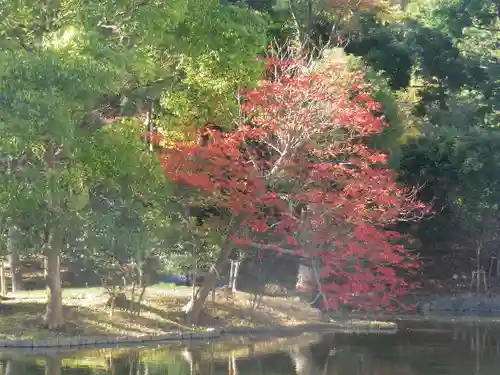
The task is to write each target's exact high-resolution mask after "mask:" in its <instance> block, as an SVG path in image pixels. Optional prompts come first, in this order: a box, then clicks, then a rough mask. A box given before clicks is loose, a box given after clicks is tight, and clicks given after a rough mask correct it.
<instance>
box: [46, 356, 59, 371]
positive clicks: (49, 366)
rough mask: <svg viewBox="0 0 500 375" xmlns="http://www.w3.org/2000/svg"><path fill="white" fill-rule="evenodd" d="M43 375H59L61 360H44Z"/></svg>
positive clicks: (54, 358) (51, 358)
mask: <svg viewBox="0 0 500 375" xmlns="http://www.w3.org/2000/svg"><path fill="white" fill-rule="evenodd" d="M45 375H61V358H59V357H52V356H51V357H47V358H46V359H45Z"/></svg>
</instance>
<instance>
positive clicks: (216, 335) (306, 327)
mask: <svg viewBox="0 0 500 375" xmlns="http://www.w3.org/2000/svg"><path fill="white" fill-rule="evenodd" d="M396 331H397V324H396V323H392V322H383V321H368V320H357V319H356V320H355V319H353V320H350V321H345V322H331V323H310V324H300V325H296V326H283V327H253V328H252V327H228V328H223V329H209V330H206V331H202V332H172V333H169V334H163V335H145V336H116V337H110V336H102V337H61V338H57V339H50V340H26V339H20V340H16V339H13V340H4V339H0V351H1V349H2V348H6V349H31V350H30V351H31V352H34V351H37V349H56V350H57V349H75V350H79V349H89V348H90V349H92V348H107V347H116V346H117V345H118V346H139V345H147V344H162V343H165V344H171V343H180V342H185V341H188V342H189V341H213V340H219V339H221V338H225V337H231V336H252V335H261V334H264V335H268V336H271V337H272V336H274V337H279V336H280V335H282V336H286V334H302V333H321V332H332V333H362V334H363V333H364V334H369V333H377V334H380V333H383V334H392V333H396Z"/></svg>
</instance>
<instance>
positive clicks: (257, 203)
mask: <svg viewBox="0 0 500 375" xmlns="http://www.w3.org/2000/svg"><path fill="white" fill-rule="evenodd" d="M295 63H297V62H295ZM275 64H285V65H289V63H287V62H283V61H276V60H274V61H272V65H275ZM272 68H273V69H274V67H272ZM298 68H301V67H298ZM274 70H275V69H274ZM282 71H287V72H291V71H293V73H290V74H288V73H287V74H284V75H282V76H280V77H278V79H274V80H273V81H269V80H268V81H263V82H261V84H260V85H259V87H258V88H257V89H253V90H248V91H247V92H245V93H244V97H245V102H244V103H243V104H242V108H241V110H242V113H243V116H244V118H243V119H242V120H241V121H240V123H239V124H237V126H236V127H235V129H234V130H232V131H228V132H220V131H214V130H211V131H209V133H210V142H208V144H204V145H200V144H193V143H185V144H177V146H176V147H174V148H171V149H169V150H168V151H167V152H165V153H164V154H162V159H163V165H164V168H165V171H166V173H167V174H168V176H169V177H170V178H171V179H172V180H173V181H175V182H177V183H179V184H182V185H184V186H186V187H190V188H191V189H195V190H197V191H199V192H200V193H202V194H203V195H205V196H209V197H211V199H213V201H214V202H216V205H217V206H219V207H221V208H224V209H225V211H226V212H230V216H231V220H230V224H228V228H226V229H227V237H226V249H227V251H226V252H224V251H222V252H221V257H225V258H226V259H227V257H228V256H229V254H230V251H231V249H233V248H234V247H241V246H249V247H254V248H260V249H269V250H271V251H276V253H277V254H279V253H280V252H283V251H285V252H288V253H294V254H297V255H300V256H302V257H304V258H306V259H310V260H311V265H312V266H313V267H312V268H313V270H314V271H315V272H316V276H315V277H314V280H313V281H312V285H311V288H316V289H317V290H319V291H320V292H321V296H322V299H323V302H324V303H325V304H327V305H328V306H329V307H331V308H334V307H336V306H338V304H339V302H340V301H343V302H346V303H352V304H355V305H358V306H363V307H370V308H388V307H389V306H392V304H391V301H394V300H396V298H397V297H398V296H400V295H402V294H405V293H406V292H407V290H408V289H409V288H410V287H411V286H410V285H409V284H408V283H407V282H406V281H405V279H404V277H402V274H401V272H400V271H401V270H403V271H404V272H407V271H409V270H412V269H416V268H417V267H418V264H417V263H416V261H415V260H414V258H413V257H412V256H410V253H408V252H407V251H406V250H405V248H404V246H403V245H402V244H401V240H402V237H401V235H400V234H399V233H397V232H394V231H390V230H387V229H386V227H387V224H390V223H393V222H394V221H397V220H401V219H403V220H409V217H410V216H412V215H414V214H416V213H417V212H418V213H421V212H424V211H425V210H426V208H425V207H424V206H423V205H422V204H420V203H418V202H415V201H414V200H413V199H412V197H413V195H412V194H409V192H408V191H405V190H404V189H401V188H400V187H399V186H398V185H397V184H396V177H397V176H396V174H395V173H394V172H393V171H392V170H390V169H388V167H387V165H386V162H387V156H386V155H385V154H384V153H383V152H381V151H377V150H375V149H371V148H370V147H369V146H367V139H369V137H370V136H371V135H373V134H376V133H380V132H382V131H383V130H384V128H385V126H386V123H385V122H384V119H383V118H382V117H380V116H377V113H379V112H380V109H381V108H380V105H379V103H377V102H375V101H374V100H373V99H372V97H371V96H370V95H369V94H368V93H367V92H368V89H369V86H368V85H366V84H365V83H364V82H363V74H362V73H359V72H357V73H350V72H348V71H347V69H346V68H345V66H343V64H342V63H341V62H338V61H337V62H332V63H330V64H328V65H327V66H324V67H323V68H321V69H320V70H318V71H317V72H313V73H311V72H305V71H304V69H295V70H290V69H283V70H282ZM275 78H276V77H275ZM219 260H221V259H219ZM222 260H223V259H222ZM222 263H223V262H222V261H220V262H219V264H222ZM404 272H403V273H404Z"/></svg>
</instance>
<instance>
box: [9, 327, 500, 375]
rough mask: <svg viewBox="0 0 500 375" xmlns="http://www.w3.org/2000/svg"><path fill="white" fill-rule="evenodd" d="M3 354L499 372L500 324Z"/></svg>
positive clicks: (124, 371)
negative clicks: (133, 347) (378, 332)
mask: <svg viewBox="0 0 500 375" xmlns="http://www.w3.org/2000/svg"><path fill="white" fill-rule="evenodd" d="M0 358H1V361H0V364H1V375H42V374H43V375H70V374H71V375H98V374H99V375H100V374H102V375H104V374H113V375H191V374H193V375H195V374H196V375H222V374H224V375H378V374H380V375H393V374H394V375H410V374H412V375H441V374H442V375H444V374H450V375H452V374H453V375H460V374H464V375H465V374H467V375H471V374H476V375H478V374H485V375H489V374H492V375H493V374H496V373H498V370H499V369H500V328H496V327H495V326H489V327H465V326H456V325H455V326H451V325H450V326H445V325H418V326H411V325H409V326H406V327H402V329H401V330H400V332H399V333H397V334H394V335H389V334H380V335H377V334H370V335H368V334H364V335H363V334H358V335H348V334H330V333H327V334H321V335H320V334H314V333H307V334H303V335H301V336H298V337H282V338H274V339H269V338H268V339H265V338H263V337H260V338H259V337H252V338H248V337H247V338H241V337H233V338H232V339H231V340H225V341H218V342H215V343H212V344H210V343H203V344H196V345H180V344H179V345H170V346H169V345H166V346H158V347H154V348H152V347H149V348H147V347H145V348H140V349H137V348H135V349H130V348H129V349H125V348H122V349H101V350H94V351H82V352H73V353H57V354H56V353H48V352H47V353H45V354H44V355H34V354H30V353H22V354H21V353H15V352H3V353H1V355H0Z"/></svg>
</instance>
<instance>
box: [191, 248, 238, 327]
mask: <svg viewBox="0 0 500 375" xmlns="http://www.w3.org/2000/svg"><path fill="white" fill-rule="evenodd" d="M231 251H232V243H227V244H226V245H225V246H224V247H223V248H222V249H221V252H220V253H219V257H218V259H217V261H216V262H215V264H213V265H212V266H211V267H210V270H209V271H208V272H207V273H206V274H205V276H204V278H203V283H202V284H201V286H200V288H199V289H198V290H197V293H196V294H195V295H194V296H192V298H191V300H190V301H189V302H188V303H187V305H186V306H184V308H183V310H184V312H185V313H186V321H187V324H197V323H198V321H199V318H200V313H201V311H202V310H203V306H204V305H205V301H206V299H207V297H208V296H209V294H210V292H211V291H212V289H213V288H215V284H216V282H217V275H219V274H220V272H221V271H222V268H223V266H224V264H226V262H227V260H228V258H229V256H230V254H231Z"/></svg>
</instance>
